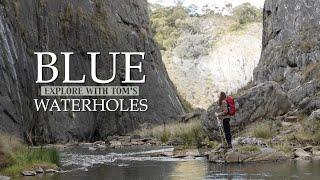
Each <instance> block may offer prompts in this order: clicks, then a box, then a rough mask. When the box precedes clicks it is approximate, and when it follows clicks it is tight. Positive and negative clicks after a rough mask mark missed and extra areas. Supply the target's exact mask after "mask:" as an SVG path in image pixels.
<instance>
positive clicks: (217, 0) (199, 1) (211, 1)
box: [148, 0, 265, 8]
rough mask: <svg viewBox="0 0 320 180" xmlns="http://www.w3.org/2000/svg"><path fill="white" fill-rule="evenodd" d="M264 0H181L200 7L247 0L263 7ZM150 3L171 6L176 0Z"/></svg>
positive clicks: (234, 4)
mask: <svg viewBox="0 0 320 180" xmlns="http://www.w3.org/2000/svg"><path fill="white" fill-rule="evenodd" d="M264 1H265V0H183V2H184V5H185V6H186V7H187V6H189V5H191V4H194V5H196V6H198V7H200V8H202V7H203V6H204V5H206V4H208V5H209V6H211V5H217V6H218V7H224V6H225V4H228V3H232V5H233V7H235V6H238V5H240V4H243V3H245V2H249V3H250V4H252V5H254V6H257V7H260V8H262V7H263V4H264ZM148 2H150V3H158V4H161V5H164V6H172V5H174V4H175V2H176V0H148Z"/></svg>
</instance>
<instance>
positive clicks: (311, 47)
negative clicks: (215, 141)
mask: <svg viewBox="0 0 320 180" xmlns="http://www.w3.org/2000/svg"><path fill="white" fill-rule="evenodd" d="M319 12H320V2H319V1H316V0H308V1H300V0H282V1H275V0H266V2H265V6H264V11H263V16H264V18H263V26H264V27H263V37H262V40H263V42H262V53H261V58H260V61H259V64H258V66H257V67H256V68H255V70H254V76H253V77H254V80H253V85H254V86H255V87H253V88H251V89H249V90H246V91H243V92H241V93H240V95H239V97H238V98H237V101H238V103H239V111H238V114H237V117H236V119H237V121H238V122H244V123H249V122H251V121H254V120H257V119H259V118H266V117H276V116H279V115H282V114H285V113H287V112H289V110H290V111H292V112H295V114H296V115H299V114H306V115H308V116H309V115H310V114H311V113H312V112H313V111H315V110H316V109H320V98H319V95H320V83H319V82H320V81H319V80H320V73H319V72H320V58H319V56H320V46H319V44H320V43H319V41H320V36H319V33H318V32H319V30H320V26H319V19H320V13H319ZM210 112H211V110H209V111H208V114H209V115H207V116H206V117H208V116H211V115H213V114H211V115H210ZM207 119H209V118H207ZM205 121H206V120H205ZM206 124H210V123H206ZM211 124H212V123H211ZM207 129H210V128H207ZM211 129H213V128H211Z"/></svg>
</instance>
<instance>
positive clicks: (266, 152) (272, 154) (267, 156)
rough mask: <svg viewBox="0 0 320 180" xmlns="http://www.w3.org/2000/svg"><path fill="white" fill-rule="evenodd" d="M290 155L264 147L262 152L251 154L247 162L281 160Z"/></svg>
mask: <svg viewBox="0 0 320 180" xmlns="http://www.w3.org/2000/svg"><path fill="white" fill-rule="evenodd" d="M289 158H290V157H289V156H287V155H285V154H284V153H282V152H278V151H276V150H275V149H272V148H262V149H261V152H259V153H255V154H253V155H250V156H249V157H248V158H247V159H245V160H244V161H245V162H262V161H280V160H286V159H289Z"/></svg>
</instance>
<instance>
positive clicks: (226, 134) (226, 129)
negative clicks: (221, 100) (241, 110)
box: [223, 118, 232, 147]
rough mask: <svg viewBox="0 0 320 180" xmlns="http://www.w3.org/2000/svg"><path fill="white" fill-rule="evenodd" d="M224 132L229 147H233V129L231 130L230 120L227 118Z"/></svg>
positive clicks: (224, 122) (224, 123)
mask: <svg viewBox="0 0 320 180" xmlns="http://www.w3.org/2000/svg"><path fill="white" fill-rule="evenodd" d="M223 130H224V134H225V137H226V140H227V143H228V146H230V147H231V146H232V144H231V139H232V135H231V129H230V119H229V118H226V119H224V120H223Z"/></svg>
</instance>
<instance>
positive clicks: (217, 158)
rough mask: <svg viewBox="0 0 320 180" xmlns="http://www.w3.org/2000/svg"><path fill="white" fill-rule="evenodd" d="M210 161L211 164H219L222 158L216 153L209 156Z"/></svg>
mask: <svg viewBox="0 0 320 180" xmlns="http://www.w3.org/2000/svg"><path fill="white" fill-rule="evenodd" d="M208 160H209V162H219V161H220V160H221V157H220V156H219V155H217V154H216V153H211V154H209V156H208Z"/></svg>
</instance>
